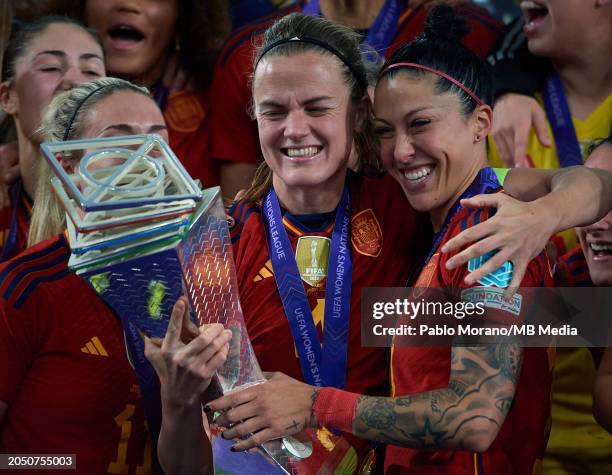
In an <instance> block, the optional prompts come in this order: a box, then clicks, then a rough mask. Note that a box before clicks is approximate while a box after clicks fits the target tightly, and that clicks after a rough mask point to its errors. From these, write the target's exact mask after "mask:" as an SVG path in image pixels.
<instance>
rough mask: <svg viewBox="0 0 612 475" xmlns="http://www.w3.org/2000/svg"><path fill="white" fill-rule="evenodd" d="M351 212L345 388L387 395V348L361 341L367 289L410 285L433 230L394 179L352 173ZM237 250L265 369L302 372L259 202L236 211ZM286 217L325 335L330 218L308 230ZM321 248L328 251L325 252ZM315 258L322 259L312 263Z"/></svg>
mask: <svg viewBox="0 0 612 475" xmlns="http://www.w3.org/2000/svg"><path fill="white" fill-rule="evenodd" d="M349 183H350V191H351V203H352V218H351V241H352V246H351V248H352V259H353V285H352V293H351V312H350V322H349V336H348V338H349V341H348V362H347V365H348V366H347V378H346V389H347V390H349V391H354V392H358V393H361V394H381V395H382V394H385V383H386V380H387V373H386V371H385V369H384V368H386V367H387V363H386V357H385V350H384V348H365V347H362V346H361V289H362V288H364V287H392V286H404V285H405V284H406V281H407V279H408V276H409V273H410V272H411V271H412V270H413V269H414V266H415V265H417V264H418V256H419V255H421V254H422V250H423V248H424V244H425V243H426V242H428V239H429V237H430V236H431V232H430V226H429V224H428V222H427V221H426V219H425V217H424V216H419V215H417V213H416V212H415V211H414V210H413V209H412V208H411V207H410V206H409V205H408V202H407V200H406V198H405V197H404V196H403V194H402V191H401V189H400V188H399V185H397V183H396V182H395V181H394V180H392V179H391V178H388V177H386V178H384V179H370V178H363V177H357V176H355V175H354V174H352V173H351V174H349ZM231 215H232V217H233V219H234V220H235V223H234V225H233V228H232V231H231V232H232V239H233V241H234V257H235V260H236V269H237V277H238V284H239V288H240V303H241V305H242V310H243V312H244V317H245V320H246V325H247V330H248V333H249V337H250V339H251V342H252V343H253V348H254V350H255V354H256V355H257V359H258V361H259V363H260V365H261V368H262V369H263V370H264V371H282V372H284V373H286V374H288V375H289V376H292V377H294V378H297V379H300V380H301V379H303V378H302V371H301V368H300V364H299V360H298V358H297V353H296V351H295V347H294V342H293V336H292V334H291V330H290V328H289V325H288V323H287V318H286V316H285V311H284V309H283V306H282V302H281V298H280V295H279V293H278V289H277V286H276V281H275V279H274V275H273V269H272V264H271V261H270V258H269V254H268V246H267V243H266V234H265V229H264V224H263V220H262V215H261V210H260V208H259V207H258V206H257V205H255V204H254V203H252V202H244V201H241V202H239V203H237V205H235V206H234V207H233V208H232V210H231ZM283 224H284V226H285V229H286V230H287V234H288V236H289V239H290V241H291V243H292V245H293V247H294V250H296V260H297V262H298V268H300V271H301V275H302V280H303V282H304V288H305V290H306V294H307V296H308V298H309V301H310V306H311V310H312V315H313V319H314V321H315V324H316V326H317V329H318V331H319V336H320V337H321V335H322V329H323V325H324V323H325V322H324V321H323V315H324V307H325V276H326V274H327V256H328V255H329V254H328V253H327V254H326V252H325V246H324V242H325V240H328V238H330V237H331V232H332V229H333V216H331V222H329V223H324V225H323V228H324V229H322V230H320V231H317V232H309V231H306V230H305V229H304V227H303V225H302V224H301V223H299V222H296V219H295V218H294V217H292V216H291V215H290V214H288V213H285V214H284V217H283ZM321 248H323V252H321ZM312 253H314V254H315V256H314V258H315V259H314V260H316V261H318V262H317V263H315V265H312V264H313V255H312Z"/></svg>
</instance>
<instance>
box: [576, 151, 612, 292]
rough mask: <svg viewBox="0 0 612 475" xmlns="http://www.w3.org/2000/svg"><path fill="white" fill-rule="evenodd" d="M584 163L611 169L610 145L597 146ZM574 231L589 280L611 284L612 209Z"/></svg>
mask: <svg viewBox="0 0 612 475" xmlns="http://www.w3.org/2000/svg"><path fill="white" fill-rule="evenodd" d="M585 165H586V166H587V167H590V168H601V169H603V170H608V171H612V145H611V144H602V145H600V146H599V147H597V148H596V149H595V150H594V151H593V153H592V154H591V155H590V156H589V158H588V160H587V162H586V163H585ZM576 231H577V233H578V240H579V241H580V246H581V247H582V252H584V256H585V258H586V261H587V265H588V266H589V274H590V275H591V280H592V281H593V283H594V284H595V285H612V211H610V212H608V214H607V215H606V216H604V217H603V218H602V219H600V220H599V221H597V222H596V223H595V224H592V225H590V226H586V227H584V228H576Z"/></svg>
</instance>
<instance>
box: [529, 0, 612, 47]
mask: <svg viewBox="0 0 612 475" xmlns="http://www.w3.org/2000/svg"><path fill="white" fill-rule="evenodd" d="M520 7H521V10H522V12H523V18H524V20H525V26H524V28H523V30H524V32H525V34H526V35H527V38H528V40H529V50H530V51H531V52H532V53H534V54H537V55H540V56H547V57H550V58H560V57H563V56H566V55H568V54H572V53H575V50H576V47H577V46H579V45H582V44H584V46H585V47H586V46H587V45H588V43H589V41H591V40H589V39H588V38H590V37H591V36H592V35H591V34H592V33H594V34H595V35H596V36H595V38H596V37H597V36H598V33H597V32H598V29H599V28H601V27H604V28H606V29H609V27H610V23H609V21H610V13H609V12H610V10H612V9H610V8H607V12H606V11H604V9H597V8H595V0H523V1H522V2H521V3H520ZM606 25H607V26H606Z"/></svg>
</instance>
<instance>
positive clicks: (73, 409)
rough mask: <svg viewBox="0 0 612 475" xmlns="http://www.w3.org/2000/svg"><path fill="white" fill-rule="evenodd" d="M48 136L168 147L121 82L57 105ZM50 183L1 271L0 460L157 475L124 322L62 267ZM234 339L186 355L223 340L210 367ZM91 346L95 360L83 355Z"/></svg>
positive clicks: (140, 91)
mask: <svg viewBox="0 0 612 475" xmlns="http://www.w3.org/2000/svg"><path fill="white" fill-rule="evenodd" d="M42 131H43V134H44V138H45V140H65V139H68V140H70V139H78V138H85V137H87V138H95V137H109V136H114V135H128V134H145V133H158V134H160V135H161V136H162V137H164V138H165V139H167V138H168V136H167V130H166V125H165V123H164V118H163V116H162V114H161V112H160V110H159V108H158V107H157V105H156V104H155V102H154V101H153V99H152V98H151V97H150V96H149V94H148V92H147V90H146V89H144V88H140V87H138V86H134V85H133V84H131V83H129V82H127V81H123V80H120V79H114V78H106V79H100V80H97V81H94V82H90V83H87V84H83V85H81V86H78V87H76V88H74V89H72V90H70V91H67V92H64V93H62V94H61V95H59V96H58V97H56V98H55V99H54V100H53V101H52V103H51V104H50V106H49V110H48V111H47V113H46V115H45V117H44V119H43V125H42ZM59 159H60V160H61V161H62V162H63V164H64V166H66V167H74V166H76V165H77V164H78V157H66V156H62V157H59ZM49 175H50V171H49V167H48V166H46V165H45V166H43V167H41V174H40V177H39V186H38V189H37V193H36V201H35V203H36V204H35V206H34V212H33V218H32V228H31V233H30V237H29V239H30V243H31V244H32V245H33V247H31V248H29V249H28V250H26V251H24V252H22V253H21V254H19V255H18V256H16V257H15V258H13V259H11V260H9V261H8V262H6V263H5V264H4V265H2V266H0V282H1V284H0V359H1V360H2V361H3V364H2V365H0V452H2V453H53V454H75V456H76V473H82V474H92V473H96V474H101V473H130V474H134V473H142V474H147V473H152V471H153V464H152V458H151V455H152V453H153V448H152V445H151V440H150V438H149V435H148V432H147V428H146V425H145V418H144V414H143V403H142V400H141V397H140V391H139V388H138V385H137V381H136V376H135V373H134V371H133V369H132V368H131V367H130V365H129V364H128V358H127V355H126V350H125V343H124V336H123V330H122V328H121V324H120V322H119V320H118V319H117V317H116V316H115V314H114V313H113V312H112V311H111V310H110V309H109V308H108V307H107V306H106V305H105V304H104V303H103V302H102V300H100V299H99V298H98V296H97V295H96V294H95V292H94V291H93V290H92V289H91V288H90V287H89V285H88V284H87V283H86V282H85V281H84V280H82V279H81V278H79V277H77V276H76V275H75V274H73V273H71V272H69V270H68V268H67V263H68V257H69V255H70V248H69V246H68V243H67V242H66V239H65V238H64V235H63V234H62V233H63V231H64V228H65V218H64V214H63V213H62V210H61V207H60V206H59V204H58V202H57V200H56V199H55V196H54V195H53V193H52V191H51V185H50V183H49ZM183 308H184V307H183ZM175 310H176V311H175V312H174V313H173V316H172V320H171V324H170V328H171V329H172V328H180V326H181V323H182V319H183V317H184V315H183V312H182V311H181V310H182V308H181V307H180V305H179V306H177V308H176V309H175ZM170 333H171V332H170ZM228 338H229V337H228V335H227V334H226V333H225V332H223V330H222V328H220V326H216V327H211V329H209V330H207V331H206V332H204V333H202V335H201V336H199V337H197V338H195V339H194V340H193V341H192V342H191V343H189V345H186V346H187V347H188V349H189V350H191V349H193V348H194V347H196V348H197V349H200V348H205V347H206V345H203V344H202V343H203V341H204V343H207V342H209V341H214V342H216V343H217V344H218V348H219V351H213V353H212V356H213V357H215V358H216V359H215V361H213V363H212V366H211V368H212V370H214V369H215V368H216V366H218V365H219V364H222V363H223V361H224V359H225V354H224V351H226V347H225V344H226V343H227V340H228ZM170 342H172V345H171V344H170ZM92 345H93V348H95V351H86V350H87V347H88V346H92ZM177 345H179V343H177V342H174V340H172V339H171V338H169V339H168V341H166V342H165V346H164V347H163V348H157V347H155V348H153V350H152V353H153V354H154V355H155V354H158V355H159V354H161V352H162V349H163V351H164V354H167V352H168V346H170V347H171V348H176V347H177ZM190 345H191V346H190ZM198 345H199V346H198ZM156 348H157V350H158V351H157V353H156V352H155V350H156ZM196 354H199V353H198V352H197V351H196ZM205 369H206V368H205ZM204 376H205V375H203V374H202V372H200V373H199V378H202V377H204ZM162 381H163V378H162ZM198 381H200V379H198Z"/></svg>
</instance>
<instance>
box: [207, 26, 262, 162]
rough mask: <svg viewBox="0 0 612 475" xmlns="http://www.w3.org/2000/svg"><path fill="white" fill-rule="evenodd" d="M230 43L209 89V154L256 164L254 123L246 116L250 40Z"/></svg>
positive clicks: (255, 131) (251, 56)
mask: <svg viewBox="0 0 612 475" xmlns="http://www.w3.org/2000/svg"><path fill="white" fill-rule="evenodd" d="M236 41H242V43H240V44H238V45H235V44H230V45H228V46H227V47H226V49H225V50H224V51H223V53H222V54H221V56H220V58H219V61H218V62H217V65H216V66H215V74H214V80H213V84H212V89H211V98H212V99H211V103H212V116H211V131H212V138H211V155H212V157H214V158H215V159H217V160H222V161H230V162H244V163H258V162H259V155H260V152H259V141H258V139H257V124H256V122H255V121H254V120H252V119H251V117H250V115H249V106H250V104H251V86H250V84H251V73H252V65H251V62H252V58H253V52H254V48H253V40H252V39H251V37H250V36H249V37H248V38H246V39H239V40H236Z"/></svg>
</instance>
